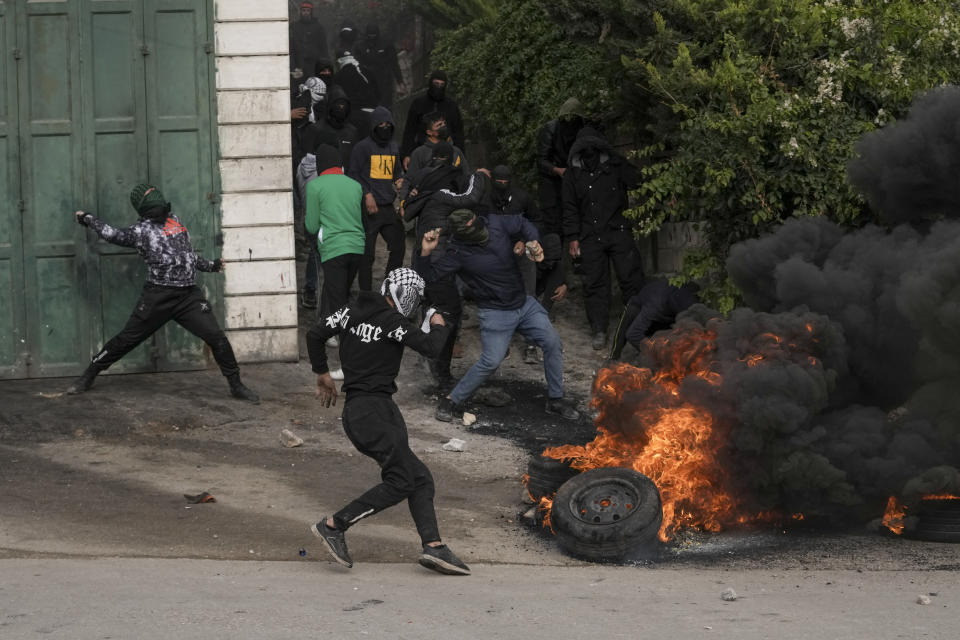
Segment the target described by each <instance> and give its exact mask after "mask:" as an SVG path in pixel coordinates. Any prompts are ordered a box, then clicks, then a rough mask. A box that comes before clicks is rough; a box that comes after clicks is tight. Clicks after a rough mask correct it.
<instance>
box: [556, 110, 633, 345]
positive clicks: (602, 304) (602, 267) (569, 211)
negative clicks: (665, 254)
mask: <svg viewBox="0 0 960 640" xmlns="http://www.w3.org/2000/svg"><path fill="white" fill-rule="evenodd" d="M569 165H570V166H569V167H568V168H567V171H566V173H564V176H563V236H564V240H566V241H568V242H569V243H570V244H569V251H570V255H571V256H572V257H573V258H581V259H582V260H583V268H584V272H583V275H582V278H583V301H584V303H585V304H586V309H587V319H588V320H589V321H590V328H591V330H592V333H593V348H594V349H595V350H596V351H600V350H602V349H603V347H604V345H606V343H607V328H608V326H609V324H610V262H611V261H612V262H613V268H614V270H615V271H616V273H617V281H618V282H619V284H620V291H621V293H622V295H623V304H626V303H627V300H629V299H630V297H631V296H633V295H634V294H635V293H636V292H637V291H639V290H640V287H641V286H642V285H643V263H642V261H641V259H640V252H639V251H638V250H637V245H636V242H635V241H634V238H633V224H632V223H631V222H630V221H629V220H627V219H626V217H624V215H623V212H624V210H626V208H627V191H628V190H630V189H634V188H636V186H637V182H638V175H637V170H636V169H635V168H634V167H633V166H632V165H631V164H630V163H628V162H627V161H626V160H625V159H624V158H623V157H622V156H621V155H619V154H618V153H616V152H614V150H613V148H612V147H611V146H610V145H609V143H607V141H606V140H604V138H603V137H602V136H601V135H600V134H599V133H598V132H597V131H596V130H595V129H592V128H590V127H584V128H583V129H581V130H580V133H579V134H577V141H576V142H575V143H574V144H573V147H572V148H571V150H570V162H569Z"/></svg>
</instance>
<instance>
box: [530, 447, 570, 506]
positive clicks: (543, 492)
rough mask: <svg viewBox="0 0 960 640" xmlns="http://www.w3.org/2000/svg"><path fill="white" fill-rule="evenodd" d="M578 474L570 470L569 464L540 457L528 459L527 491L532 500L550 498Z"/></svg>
mask: <svg viewBox="0 0 960 640" xmlns="http://www.w3.org/2000/svg"><path fill="white" fill-rule="evenodd" d="M579 473H580V472H579V471H577V470H576V469H571V468H570V463H569V462H565V461H563V460H556V459H554V458H545V457H543V456H542V455H538V456H534V457H532V458H530V462H529V463H527V477H528V479H527V491H528V492H529V493H530V495H531V496H532V497H533V499H534V500H539V499H540V498H542V497H544V496H551V495H553V494H554V493H556V492H557V489H559V488H560V486H561V485H562V484H563V483H564V482H566V481H567V480H569V479H570V478H572V477H574V476H576V475H577V474H579Z"/></svg>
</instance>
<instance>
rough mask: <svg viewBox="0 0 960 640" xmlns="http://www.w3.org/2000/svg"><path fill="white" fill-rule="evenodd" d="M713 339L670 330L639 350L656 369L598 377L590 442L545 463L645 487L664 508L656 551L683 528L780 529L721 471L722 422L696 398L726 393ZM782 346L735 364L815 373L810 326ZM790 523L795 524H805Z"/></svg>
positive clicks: (772, 337) (755, 350) (769, 345)
mask: <svg viewBox="0 0 960 640" xmlns="http://www.w3.org/2000/svg"><path fill="white" fill-rule="evenodd" d="M716 338H717V336H716V332H715V331H714V330H712V329H710V328H706V329H700V328H690V327H687V328H683V329H675V330H673V331H671V332H669V333H661V334H658V335H657V337H655V338H653V339H650V340H648V341H647V342H646V344H645V350H646V352H647V354H648V355H649V356H651V358H652V359H653V360H654V361H655V362H656V363H657V366H656V368H655V369H647V368H638V367H634V366H631V365H629V364H625V363H617V364H614V365H613V366H611V367H608V368H604V369H601V370H600V371H599V372H598V374H597V379H596V381H595V382H594V387H593V400H592V406H593V407H595V408H597V409H599V414H598V416H597V418H596V426H597V435H596V437H595V438H594V440H593V441H592V442H589V443H587V444H586V445H583V446H574V445H564V446H559V447H552V448H549V449H547V450H546V451H544V453H543V455H544V456H546V457H549V458H556V459H560V460H569V461H570V466H571V467H573V468H574V469H578V470H581V471H587V470H589V469H595V468H599V467H625V468H630V469H634V470H636V471H638V472H640V473H642V474H644V475H646V476H647V477H649V478H650V479H651V480H653V482H654V483H655V484H656V485H657V487H658V488H659V490H660V497H661V500H662V503H663V525H662V527H661V529H660V532H659V536H660V539H661V540H663V541H667V540H669V539H670V538H671V537H673V536H674V535H675V534H676V532H677V531H678V530H680V529H682V528H696V529H701V530H706V531H720V530H721V529H723V528H724V527H725V526H728V525H732V524H746V523H751V522H757V521H774V520H779V519H781V516H780V515H779V514H777V513H776V512H773V511H765V512H757V511H756V510H753V511H751V510H749V509H748V508H747V507H746V506H745V505H744V504H742V502H743V501H742V500H741V499H740V498H738V497H737V496H738V495H739V494H738V492H737V491H736V490H735V489H734V488H733V486H734V485H733V480H732V478H730V477H728V474H727V472H726V469H725V464H724V461H723V453H724V450H725V447H726V445H727V443H728V440H729V435H730V430H731V427H730V424H729V419H724V418H723V417H722V414H717V415H714V413H712V412H711V410H710V409H708V408H706V407H704V406H701V405H702V404H703V403H705V398H703V396H706V395H709V394H710V393H711V392H710V389H719V387H720V385H721V384H722V383H723V377H722V374H721V373H720V371H719V369H720V364H719V363H718V362H717V359H716V350H717V347H716ZM788 338H789V339H787V338H785V337H781V336H778V335H776V334H774V333H770V332H766V333H761V334H758V335H756V336H755V337H754V338H753V339H752V340H750V341H749V344H746V345H745V346H744V348H743V352H742V353H741V354H740V356H739V358H738V360H739V362H740V363H742V364H739V365H736V366H746V367H759V366H767V365H768V364H772V363H773V362H775V361H784V360H788V361H791V362H795V363H797V364H800V365H801V366H810V367H815V366H820V361H819V360H818V359H817V358H815V357H813V355H811V351H812V343H814V342H816V339H815V337H814V326H813V325H812V324H811V323H808V324H807V325H806V332H803V333H801V334H800V335H794V336H789V337H788ZM690 381H695V382H694V383H695V384H696V385H698V386H697V387H696V388H697V389H698V391H697V392H696V393H687V394H684V393H683V392H682V391H681V386H682V385H683V384H684V383H685V382H690ZM703 383H705V384H706V385H707V386H706V387H703ZM685 388H687V389H689V387H685ZM685 395H686V396H690V397H687V398H685V397H684V396H685ZM691 397H693V399H691ZM541 506H543V503H541ZM547 508H549V507H547ZM793 519H794V520H802V519H803V514H795V515H794V516H793Z"/></svg>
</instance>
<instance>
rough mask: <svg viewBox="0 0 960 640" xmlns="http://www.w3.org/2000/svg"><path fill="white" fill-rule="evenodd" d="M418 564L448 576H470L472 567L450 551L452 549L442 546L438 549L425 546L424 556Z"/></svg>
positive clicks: (422, 555)
mask: <svg viewBox="0 0 960 640" xmlns="http://www.w3.org/2000/svg"><path fill="white" fill-rule="evenodd" d="M418 562H419V563H420V564H421V565H422V566H424V567H426V568H427V569H433V570H434V571H437V572H439V573H445V574H447V575H448V576H468V575H470V567H468V566H467V565H465V564H464V563H463V561H462V560H461V559H460V558H458V557H457V556H456V555H454V553H453V551H450V547H448V546H447V545H445V544H441V545H440V546H438V547H431V546H430V545H426V544H425V545H423V554H421V556H420V560H418Z"/></svg>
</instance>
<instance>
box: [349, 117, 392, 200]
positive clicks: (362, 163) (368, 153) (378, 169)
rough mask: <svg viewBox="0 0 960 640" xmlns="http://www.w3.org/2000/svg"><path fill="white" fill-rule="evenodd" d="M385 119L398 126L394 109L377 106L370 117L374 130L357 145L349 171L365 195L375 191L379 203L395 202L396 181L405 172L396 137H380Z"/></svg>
mask: <svg viewBox="0 0 960 640" xmlns="http://www.w3.org/2000/svg"><path fill="white" fill-rule="evenodd" d="M384 122H387V123H389V124H390V126H391V127H394V122H393V115H392V114H391V113H390V110H389V109H387V108H386V107H377V108H376V109H374V110H373V113H372V114H371V116H370V127H371V129H370V130H371V133H370V135H369V136H367V137H366V138H364V139H363V140H361V141H360V142H359V143H357V145H356V146H355V147H354V148H353V152H352V153H351V154H350V168H349V169H348V170H347V175H348V176H350V177H351V178H353V179H354V180H356V181H357V182H359V183H360V185H361V186H362V187H363V195H367V194H368V193H372V194H373V197H374V199H375V200H376V201H377V204H378V205H386V204H390V203H392V202H393V198H394V195H395V190H394V187H393V181H394V180H396V179H397V178H399V177H400V176H401V175H402V173H403V170H402V167H401V165H400V156H399V149H398V147H397V142H396V140H394V137H393V136H391V137H390V138H389V139H387V140H378V139H377V127H378V126H379V125H380V124H382V123H384ZM394 128H395V127H394Z"/></svg>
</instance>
